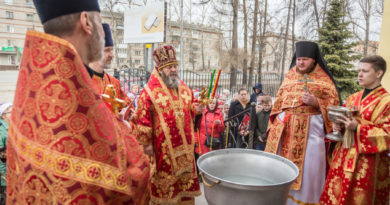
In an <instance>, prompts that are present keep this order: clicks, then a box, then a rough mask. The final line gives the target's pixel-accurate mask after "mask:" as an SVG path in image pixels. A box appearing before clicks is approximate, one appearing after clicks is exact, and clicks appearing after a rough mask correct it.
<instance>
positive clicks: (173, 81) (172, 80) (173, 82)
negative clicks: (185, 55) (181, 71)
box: [160, 72, 180, 88]
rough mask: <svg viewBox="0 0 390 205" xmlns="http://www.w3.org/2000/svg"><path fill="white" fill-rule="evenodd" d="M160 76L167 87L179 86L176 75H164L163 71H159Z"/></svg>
mask: <svg viewBox="0 0 390 205" xmlns="http://www.w3.org/2000/svg"><path fill="white" fill-rule="evenodd" d="M160 76H161V78H162V80H163V81H164V83H165V85H166V86H167V87H169V88H178V87H179V85H180V80H179V77H178V76H176V77H171V76H166V75H165V74H164V73H163V72H161V73H160Z"/></svg>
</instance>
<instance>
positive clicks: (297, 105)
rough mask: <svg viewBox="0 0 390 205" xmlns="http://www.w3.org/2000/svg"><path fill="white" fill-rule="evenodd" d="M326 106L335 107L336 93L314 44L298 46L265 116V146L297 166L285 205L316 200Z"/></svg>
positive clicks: (324, 164)
mask: <svg viewBox="0 0 390 205" xmlns="http://www.w3.org/2000/svg"><path fill="white" fill-rule="evenodd" d="M329 105H339V95H338V92H337V88H336V85H335V83H334V81H333V78H332V75H331V73H330V71H329V70H328V68H327V65H326V62H325V61H324V59H323V58H322V56H321V52H320V50H319V47H318V45H317V44H316V43H314V42H309V41H300V42H297V43H296V54H295V55H294V58H293V60H292V63H291V66H290V71H289V72H288V73H287V75H286V77H285V79H284V80H283V84H282V86H281V87H280V89H279V91H278V94H277V96H276V100H275V103H274V105H273V108H272V111H271V114H270V121H269V123H268V130H267V144H266V148H265V151H266V152H271V153H274V154H278V155H280V156H282V157H285V158H287V159H289V160H291V161H292V162H294V163H295V165H297V166H298V168H299V175H298V178H297V179H296V180H295V182H294V183H293V185H292V187H291V190H290V193H289V195H288V201H287V204H288V205H290V204H314V203H318V202H319V199H320V196H321V192H322V189H323V186H324V184H325V178H326V167H327V160H326V150H327V147H328V145H327V143H326V142H325V134H326V133H329V132H331V131H332V126H331V122H330V121H329V120H328V117H327V110H328V106H329Z"/></svg>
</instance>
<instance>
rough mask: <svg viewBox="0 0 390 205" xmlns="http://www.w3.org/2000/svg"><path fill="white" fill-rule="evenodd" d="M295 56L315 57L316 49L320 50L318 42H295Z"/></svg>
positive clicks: (316, 54)
mask: <svg viewBox="0 0 390 205" xmlns="http://www.w3.org/2000/svg"><path fill="white" fill-rule="evenodd" d="M295 48H296V57H297V58H299V57H308V58H313V59H317V57H318V51H319V50H320V49H319V47H318V44H316V43H314V42H311V41H299V42H297V43H296V44H295Z"/></svg>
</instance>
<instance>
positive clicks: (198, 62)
mask: <svg viewBox="0 0 390 205" xmlns="http://www.w3.org/2000/svg"><path fill="white" fill-rule="evenodd" d="M101 14H102V17H103V22H105V23H108V24H110V26H111V29H112V33H113V38H114V41H115V46H116V48H115V57H116V60H115V65H113V67H116V68H126V67H132V68H145V67H147V70H151V69H152V68H153V66H154V65H153V62H152V57H151V56H152V53H153V52H152V51H153V48H157V47H158V46H161V45H163V44H171V45H173V46H174V47H175V50H176V57H177V59H178V60H179V61H180V62H181V63H183V69H184V70H194V71H199V70H201V71H206V70H209V69H217V68H220V66H221V55H222V54H221V53H222V40H223V33H222V32H219V31H218V30H217V29H215V28H211V27H207V26H204V25H199V24H189V23H184V26H183V48H184V53H183V61H181V60H180V53H181V50H180V22H173V21H169V20H168V22H167V23H166V36H165V42H163V43H152V44H144V43H129V44H124V43H123V39H124V26H123V22H124V19H123V18H124V17H123V13H117V12H109V11H102V13H101Z"/></svg>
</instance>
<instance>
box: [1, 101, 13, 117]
mask: <svg viewBox="0 0 390 205" xmlns="http://www.w3.org/2000/svg"><path fill="white" fill-rule="evenodd" d="M11 106H12V103H4V104H1V105H0V118H1V116H2V115H3V114H4V113H5V111H7V109H8V108H9V107H11Z"/></svg>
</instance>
